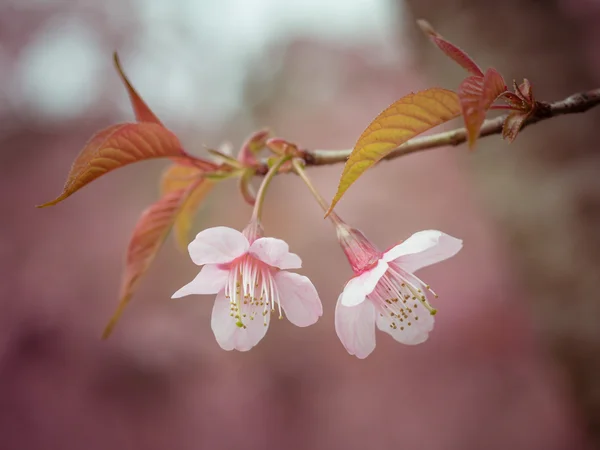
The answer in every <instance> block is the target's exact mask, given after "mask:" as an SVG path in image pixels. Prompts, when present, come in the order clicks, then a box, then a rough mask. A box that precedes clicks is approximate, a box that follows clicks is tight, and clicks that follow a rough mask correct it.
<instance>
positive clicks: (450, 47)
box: [417, 19, 483, 77]
mask: <svg viewBox="0 0 600 450" xmlns="http://www.w3.org/2000/svg"><path fill="white" fill-rule="evenodd" d="M417 24H418V25H419V27H420V28H421V30H422V31H423V32H424V33H425V34H427V35H428V36H429V38H430V39H431V40H432V41H433V43H434V44H435V45H437V46H438V48H439V49H440V50H441V51H443V52H444V53H445V54H446V56H448V57H450V58H452V59H453V60H454V62H456V63H458V64H459V65H460V66H461V67H462V68H463V69H465V70H466V71H467V72H469V73H471V74H473V75H478V76H480V77H482V76H483V71H482V70H481V69H480V68H479V66H478V65H477V64H476V63H475V61H473V60H472V59H471V57H470V56H469V55H467V54H466V53H465V52H464V51H463V50H461V49H460V48H458V47H457V46H456V45H454V44H452V43H451V42H448V41H447V40H446V39H444V38H443V37H442V36H441V35H440V34H439V33H438V32H436V31H435V30H434V29H433V27H432V26H431V25H430V24H429V22H427V21H426V20H422V19H421V20H417Z"/></svg>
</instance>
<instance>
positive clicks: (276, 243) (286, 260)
mask: <svg viewBox="0 0 600 450" xmlns="http://www.w3.org/2000/svg"><path fill="white" fill-rule="evenodd" d="M248 253H250V254H251V255H252V256H254V257H255V258H258V259H260V260H261V261H262V262H264V263H266V264H268V265H270V266H273V267H278V268H280V269H299V268H300V267H302V260H301V259H300V257H299V256H298V255H296V254H295V253H290V247H289V245H288V244H287V243H286V242H285V241H282V240H281V239H276V238H271V237H263V238H258V239H257V240H255V241H254V242H253V243H252V245H251V246H250V249H249V250H248Z"/></svg>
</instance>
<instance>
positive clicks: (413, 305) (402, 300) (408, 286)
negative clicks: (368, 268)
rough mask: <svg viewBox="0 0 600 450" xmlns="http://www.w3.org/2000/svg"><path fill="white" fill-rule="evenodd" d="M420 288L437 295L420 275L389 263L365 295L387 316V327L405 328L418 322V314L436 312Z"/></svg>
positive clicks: (383, 315)
mask: <svg viewBox="0 0 600 450" xmlns="http://www.w3.org/2000/svg"><path fill="white" fill-rule="evenodd" d="M422 288H424V289H425V290H428V291H430V292H431V293H432V294H433V295H434V296H435V297H436V298H437V295H436V294H435V292H433V291H432V290H431V288H430V287H429V286H428V285H426V284H424V283H423V282H422V281H421V280H420V279H419V278H417V277H416V276H414V275H413V274H410V273H407V272H405V271H403V270H402V269H400V267H399V266H398V265H397V264H394V263H389V268H388V270H387V272H386V273H385V274H384V275H383V276H382V277H381V279H380V280H379V283H377V286H376V287H375V290H374V291H373V292H372V293H371V294H369V295H368V296H367V297H368V298H369V300H371V301H372V302H373V304H374V305H375V307H376V308H377V309H378V312H379V315H380V316H381V317H386V318H387V319H388V322H389V324H390V328H392V329H394V330H397V329H399V330H400V331H404V330H405V329H406V328H407V327H411V326H415V325H418V322H419V317H420V315H422V314H430V315H435V313H436V312H437V311H436V310H435V309H434V308H433V307H432V306H431V305H430V304H429V302H428V301H427V297H426V296H425V294H424V292H423V289H422ZM421 320H423V319H421Z"/></svg>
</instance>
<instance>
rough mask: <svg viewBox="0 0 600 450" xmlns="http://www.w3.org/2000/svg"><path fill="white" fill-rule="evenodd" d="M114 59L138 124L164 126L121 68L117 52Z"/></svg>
mask: <svg viewBox="0 0 600 450" xmlns="http://www.w3.org/2000/svg"><path fill="white" fill-rule="evenodd" d="M113 59H114V62H115V67H116V68H117V72H118V73H119V76H120V77H121V80H122V81H123V84H125V88H126V89H127V93H128V94H129V100H130V101H131V106H132V107H133V112H134V113H135V119H136V120H137V121H138V122H153V123H158V124H160V125H162V123H161V122H160V120H159V119H158V117H156V115H154V113H153V112H152V110H151V109H150V108H149V107H148V105H147V104H146V102H145V101H144V100H142V97H140V96H139V94H138V93H137V91H136V90H135V88H134V87H133V86H132V84H131V83H130V82H129V80H128V79H127V75H125V72H124V71H123V68H122V67H121V62H120V61H119V55H118V54H117V52H114V53H113Z"/></svg>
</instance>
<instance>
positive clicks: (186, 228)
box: [161, 164, 215, 251]
mask: <svg viewBox="0 0 600 450" xmlns="http://www.w3.org/2000/svg"><path fill="white" fill-rule="evenodd" d="M202 174H203V172H202V171H201V170H198V169H197V168H194V167H189V166H180V165H175V164H174V165H172V166H169V167H168V168H167V169H166V170H165V171H164V173H163V176H162V180H161V195H166V194H168V193H170V192H173V191H177V190H179V189H185V188H188V187H189V186H191V185H192V184H193V185H194V188H193V190H192V192H191V193H190V195H189V196H188V198H187V200H186V201H185V203H184V205H183V206H182V208H181V211H180V212H179V215H178V216H177V219H176V220H175V224H174V227H173V228H174V229H173V232H174V237H175V242H176V243H177V246H178V247H179V249H180V250H181V251H186V250H187V246H188V244H189V240H188V239H189V232H190V229H191V227H192V223H193V218H194V215H195V213H196V211H197V210H198V208H199V207H200V204H201V203H202V201H203V200H204V199H205V198H206V196H207V195H208V193H209V192H210V191H211V190H212V188H213V186H214V185H215V182H214V181H212V180H209V179H206V178H204V179H203V178H202Z"/></svg>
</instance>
